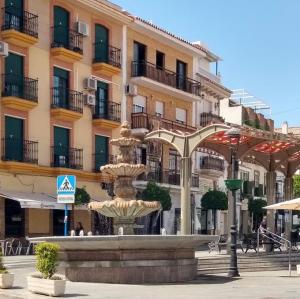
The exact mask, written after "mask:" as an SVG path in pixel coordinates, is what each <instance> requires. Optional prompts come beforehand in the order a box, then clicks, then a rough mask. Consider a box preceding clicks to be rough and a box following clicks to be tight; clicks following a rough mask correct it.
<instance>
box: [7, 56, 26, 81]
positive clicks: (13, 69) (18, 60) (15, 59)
mask: <svg viewBox="0 0 300 299" xmlns="http://www.w3.org/2000/svg"><path fill="white" fill-rule="evenodd" d="M23 60H24V58H23V56H21V55H17V54H13V53H9V55H8V56H7V57H6V58H5V73H6V74H10V73H13V74H15V75H20V76H23V73H24V67H23V65H24V62H23Z"/></svg>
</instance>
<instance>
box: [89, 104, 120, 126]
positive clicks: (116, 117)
mask: <svg viewBox="0 0 300 299" xmlns="http://www.w3.org/2000/svg"><path fill="white" fill-rule="evenodd" d="M99 105H100V106H99ZM99 105H96V107H95V112H94V114H93V124H94V126H95V127H97V128H105V129H115V128H117V127H119V126H120V122H121V104H120V103H115V102H108V103H107V106H106V107H105V105H103V107H101V102H100V104H99Z"/></svg>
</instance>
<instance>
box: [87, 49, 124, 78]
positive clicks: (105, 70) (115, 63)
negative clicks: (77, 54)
mask: <svg viewBox="0 0 300 299" xmlns="http://www.w3.org/2000/svg"><path fill="white" fill-rule="evenodd" d="M94 49H95V58H94V60H93V66H92V67H93V71H94V72H95V73H98V74H100V75H105V76H113V75H118V74H119V73H120V72H121V49H118V48H116V47H113V46H108V45H106V44H103V43H95V44H94Z"/></svg>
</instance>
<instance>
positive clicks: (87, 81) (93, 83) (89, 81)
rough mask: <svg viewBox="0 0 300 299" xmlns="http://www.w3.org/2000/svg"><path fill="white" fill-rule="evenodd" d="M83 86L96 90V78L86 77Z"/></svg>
mask: <svg viewBox="0 0 300 299" xmlns="http://www.w3.org/2000/svg"><path fill="white" fill-rule="evenodd" d="M84 88H85V89H88V90H97V80H96V79H94V78H93V77H89V78H86V79H85V81H84Z"/></svg>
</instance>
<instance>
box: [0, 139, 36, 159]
mask: <svg viewBox="0 0 300 299" xmlns="http://www.w3.org/2000/svg"><path fill="white" fill-rule="evenodd" d="M2 160H3V161H17V162H23V163H32V164H37V163H38V142H36V141H30V140H23V139H17V138H13V137H12V138H10V137H6V138H2Z"/></svg>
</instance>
